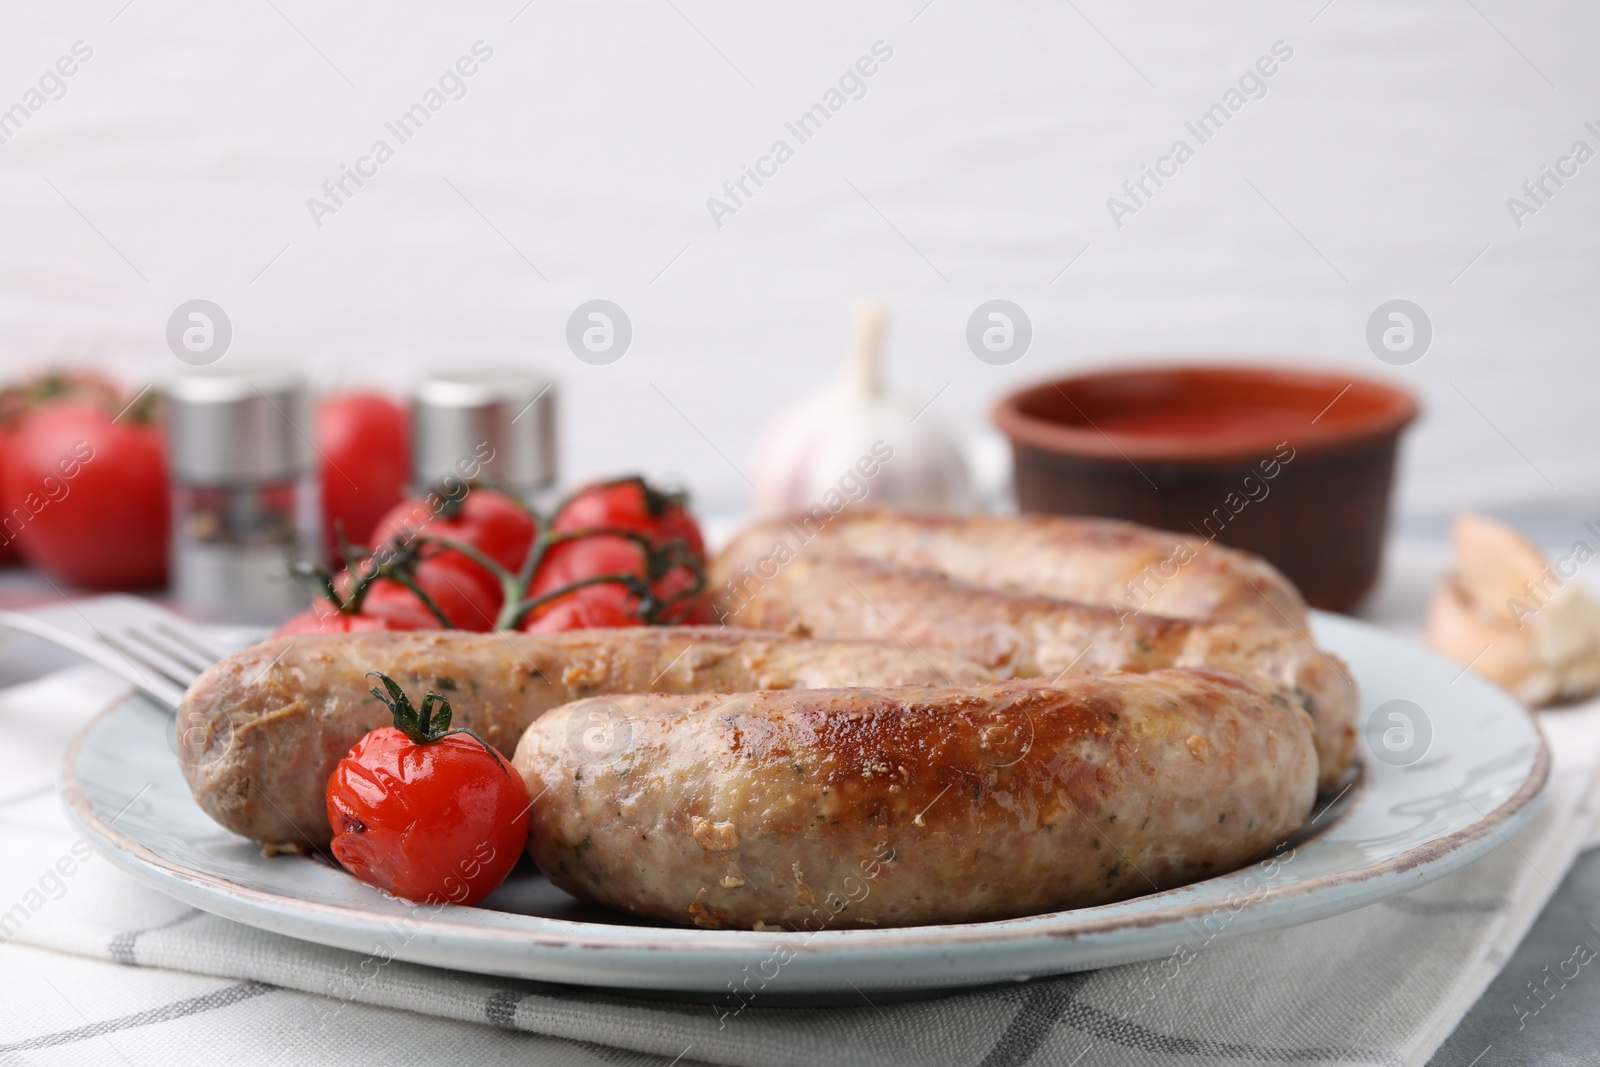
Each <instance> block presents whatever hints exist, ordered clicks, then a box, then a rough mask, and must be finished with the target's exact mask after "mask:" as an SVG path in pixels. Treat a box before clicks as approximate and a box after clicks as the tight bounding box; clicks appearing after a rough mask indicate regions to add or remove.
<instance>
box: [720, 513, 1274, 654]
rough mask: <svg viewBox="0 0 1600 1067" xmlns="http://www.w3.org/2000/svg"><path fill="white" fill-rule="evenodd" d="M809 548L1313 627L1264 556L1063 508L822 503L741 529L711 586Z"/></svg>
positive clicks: (1146, 604) (1137, 605) (1043, 589)
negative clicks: (835, 508) (978, 510)
mask: <svg viewBox="0 0 1600 1067" xmlns="http://www.w3.org/2000/svg"><path fill="white" fill-rule="evenodd" d="M780 545H782V546H783V547H782V548H781V549H780V548H779V546H780ZM808 546H809V547H808ZM802 548H807V550H808V551H818V550H822V551H827V552H830V553H835V554H840V553H848V554H850V555H857V556H866V557H868V558H871V559H877V560H882V561H884V562H886V563H897V564H901V565H904V566H908V567H916V568H919V569H924V570H933V571H938V572H939V573H941V574H944V575H947V576H948V577H951V578H955V579H958V580H960V581H964V582H971V583H973V584H974V585H985V586H990V587H992V588H995V589H1004V590H1008V591H1010V592H1015V593H1031V594H1035V595H1039V596H1051V597H1060V598H1062V599H1064V600H1077V601H1081V602H1083V603H1085V604H1096V605H1101V606H1105V607H1109V608H1112V609H1114V610H1116V611H1118V612H1119V613H1128V612H1149V613H1150V614H1155V615H1170V616H1172V617H1173V618H1179V619H1207V620H1212V621H1216V622H1222V621H1227V622H1236V623H1240V624H1244V625H1253V626H1273V627H1287V628H1289V629H1294V630H1301V631H1303V630H1304V629H1305V627H1306V605H1305V602H1304V601H1303V600H1301V598H1300V594H1299V592H1298V591H1296V589H1295V587H1294V585H1293V584H1292V583H1290V581H1289V580H1288V579H1287V578H1285V577H1284V576H1283V575H1282V574H1281V573H1279V571H1278V570H1277V569H1276V568H1275V567H1273V566H1272V565H1271V564H1269V563H1267V562H1266V561H1265V560H1263V559H1261V558H1260V557H1259V556H1254V555H1251V554H1250V553H1248V552H1240V551H1237V550H1235V549H1231V548H1224V547H1223V546H1221V545H1218V544H1216V543H1215V542H1213V541H1209V540H1207V539H1206V538H1203V537H1189V536H1186V535H1183V534H1176V533H1170V532H1168V531H1165V530H1154V529H1151V528H1149V527H1147V526H1137V525H1135V524H1133V523H1129V522H1118V521H1116V520H1113V519H1091V518H1076V517H1067V516H1062V515H981V514H971V515H923V514H917V513H915V512H905V511H895V510H890V509H881V508H871V509H859V510H858V509H853V508H852V509H849V510H846V511H843V512H841V513H840V514H838V515H830V514H828V512H827V511H826V510H825V509H822V508H816V509H813V510H812V512H811V513H810V514H807V515H797V516H795V517H793V518H792V519H789V520H787V521H773V522H764V523H758V524H756V525H754V526H751V527H749V528H748V529H746V530H745V531H744V532H742V533H741V534H740V535H739V536H738V537H736V538H735V539H734V541H733V542H732V543H731V544H729V545H728V547H727V548H726V549H724V550H723V552H722V554H721V558H720V559H719V560H718V566H717V570H718V575H717V581H716V582H715V583H713V586H712V588H713V589H714V590H719V591H720V592H721V594H722V595H723V596H724V599H727V598H728V597H730V596H731V595H733V593H734V591H735V589H736V588H737V585H738V584H739V583H740V581H741V580H743V579H744V578H745V577H746V576H747V575H748V574H750V573H757V574H758V575H759V573H760V571H761V570H763V569H770V568H771V566H772V565H773V563H774V562H775V561H778V560H781V559H782V558H783V557H784V556H794V555H797V554H798V553H799V552H800V550H801V549H802ZM745 568H749V570H748V571H747V570H745ZM730 582H731V583H733V588H730V587H729V583H730Z"/></svg>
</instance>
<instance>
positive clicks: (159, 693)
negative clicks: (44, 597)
mask: <svg viewBox="0 0 1600 1067" xmlns="http://www.w3.org/2000/svg"><path fill="white" fill-rule="evenodd" d="M0 628H4V629H8V630H16V631H18V632H19V633H25V634H29V635H31V636H33V637H37V638H40V639H42V640H45V641H49V642H50V643H51V644H53V645H57V646H59V647H61V648H64V649H66V650H67V651H69V652H75V653H77V654H78V655H80V656H82V657H83V658H84V659H86V660H88V661H90V662H91V663H93V664H95V665H96V666H99V667H103V668H105V669H106V670H108V671H110V672H111V673H112V674H114V675H116V676H117V677H118V678H121V679H122V680H123V681H125V682H128V683H129V684H130V685H133V686H135V687H136V688H138V689H139V690H140V691H141V692H143V693H144V694H146V695H147V696H149V697H151V698H152V699H154V700H155V701H156V702H157V703H158V704H160V705H162V706H163V707H165V708H166V709H167V710H168V711H173V712H176V711H177V710H178V704H179V702H181V701H182V700H183V690H182V689H179V688H178V687H177V686H175V685H173V684H172V683H171V682H169V681H167V680H166V679H165V678H158V677H155V676H154V675H151V674H147V673H145V672H144V671H141V670H140V669H139V668H138V666H136V665H135V664H134V663H133V662H132V661H131V660H129V659H127V657H125V656H123V655H122V654H121V653H119V652H117V651H116V650H115V649H113V648H111V647H110V646H109V645H102V644H100V643H98V642H96V641H86V640H84V639H83V638H81V637H79V636H77V635H76V634H70V633H67V632H66V631H65V630H61V629H58V628H57V627H54V626H51V625H50V624H49V623H46V622H40V621H39V620H38V619H35V618H33V617H31V616H28V615H24V614H22V613H21V612H15V611H0Z"/></svg>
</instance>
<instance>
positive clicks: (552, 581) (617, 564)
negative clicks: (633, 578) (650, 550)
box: [528, 534, 650, 597]
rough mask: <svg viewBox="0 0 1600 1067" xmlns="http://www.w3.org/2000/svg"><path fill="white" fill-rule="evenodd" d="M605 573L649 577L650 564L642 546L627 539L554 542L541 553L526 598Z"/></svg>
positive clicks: (608, 536) (611, 537)
mask: <svg viewBox="0 0 1600 1067" xmlns="http://www.w3.org/2000/svg"><path fill="white" fill-rule="evenodd" d="M605 574H633V575H637V576H638V577H639V578H641V579H644V578H648V577H649V576H650V561H649V559H648V558H647V555H646V550H645V547H644V546H643V545H641V544H639V542H637V541H635V540H633V539H632V538H629V537H622V536H619V535H617V534H595V535H593V536H591V537H578V538H574V539H573V540H571V541H558V542H556V543H555V544H553V545H551V546H550V547H549V548H547V549H546V550H545V554H544V559H543V560H542V561H540V563H539V573H538V574H535V575H534V576H533V584H532V585H531V586H530V587H529V589H528V595H529V596H530V597H536V596H543V595H544V594H545V593H550V592H554V591H555V590H557V589H560V588H562V587H563V586H568V585H571V584H572V583H573V582H578V581H582V580H583V579H585V578H598V577H600V576H601V575H605Z"/></svg>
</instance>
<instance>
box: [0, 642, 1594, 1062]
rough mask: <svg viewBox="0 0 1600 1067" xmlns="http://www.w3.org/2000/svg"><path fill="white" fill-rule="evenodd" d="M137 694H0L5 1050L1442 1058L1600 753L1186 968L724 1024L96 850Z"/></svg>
mask: <svg viewBox="0 0 1600 1067" xmlns="http://www.w3.org/2000/svg"><path fill="white" fill-rule="evenodd" d="M120 692H121V687H120V685H119V684H117V683H112V682H109V681H108V680H107V679H105V678H104V677H103V676H101V675H99V674H98V672H95V671H94V670H92V669H89V668H84V669H75V670H72V671H67V672H63V673H61V674H57V675H52V676H50V677H49V678H46V679H43V680H41V681H39V682H35V683H31V684H29V685H25V686H19V687H16V688H14V689H11V690H7V691H5V692H3V693H0V731H3V734H4V736H5V737H7V738H8V739H9V743H8V744H7V745H6V746H4V747H3V748H0V781H3V782H4V783H6V784H5V785H4V786H3V787H0V847H3V848H4V853H3V854H4V855H5V856H6V857H7V860H6V863H5V864H4V865H3V866H0V909H5V908H11V907H13V902H17V903H21V904H23V905H24V907H25V908H27V909H28V914H27V915H26V921H25V922H23V923H21V924H20V925H18V926H15V928H14V929H8V930H6V931H3V932H0V940H5V941H6V943H4V944H0V1064H7V1063H16V1062H28V1063H50V1062H56V1061H58V1060H59V1061H60V1062H82V1061H83V1060H85V1059H91V1060H95V1061H99V1062H118V1061H119V1058H120V1060H124V1061H126V1062H128V1063H135V1064H142V1063H159V1064H162V1065H163V1067H165V1065H166V1064H169V1063H171V1062H173V1061H175V1060H176V1061H179V1062H207V1063H216V1064H233V1063H253V1064H259V1063H274V1062H281V1063H323V1062H328V1063H339V1064H341V1065H343V1064H348V1063H349V1062H351V1060H352V1058H354V1057H360V1058H361V1059H362V1060H364V1061H379V1062H384V1063H425V1062H426V1063H436V1062H440V1061H458V1062H475V1063H476V1062H487V1063H495V1062H501V1061H502V1060H503V1061H505V1062H508V1063H509V1062H526V1061H528V1060H530V1059H532V1060H535V1061H537V1062H540V1063H551V1064H574V1065H577V1064H600V1063H608V1064H617V1063H626V1064H661V1065H667V1064H672V1063H677V1064H679V1065H680V1067H682V1065H687V1064H690V1063H696V1062H706V1063H719V1064H761V1065H769V1064H777V1065H782V1064H797V1065H799V1064H805V1065H810V1064H816V1063H833V1064H862V1065H869V1064H870V1065H880V1064H882V1065H888V1064H937V1065H950V1067H957V1065H959V1067H975V1065H983V1067H997V1065H1001V1064H1009V1065H1021V1064H1028V1063H1033V1064H1046V1063H1048V1064H1085V1065H1088V1064H1162V1065H1178V1064H1201V1063H1205V1064H1212V1065H1215V1064H1217V1063H1233V1062H1241V1061H1262V1062H1295V1063H1311V1064H1345V1063H1350V1064H1358V1063H1377V1064H1410V1063H1422V1062H1424V1061H1425V1060H1426V1059H1427V1058H1428V1056H1429V1055H1430V1054H1431V1053H1432V1051H1433V1050H1434V1049H1435V1048H1436V1047H1437V1046H1438V1044H1439V1043H1440V1042H1441V1041H1442V1040H1443V1039H1444V1038H1445V1037H1446V1036H1447V1035H1448V1034H1449V1033H1450V1031H1451V1030H1452V1029H1453V1028H1454V1026H1455V1025H1456V1023H1457V1021H1458V1020H1459V1019H1460V1018H1461V1016H1462V1015H1463V1014H1464V1013H1465V1012H1466V1011H1467V1009H1468V1008H1470V1007H1471V1006H1472V1004H1473V1003H1474V1001H1475V1000H1476V998H1477V997H1478V995H1479V994H1480V993H1481V992H1482V990H1483V988H1484V987H1485V986H1486V985H1487V983H1488V982H1489V980H1490V979H1491V978H1492V977H1493V976H1494V974H1495V973H1496V972H1497V971H1498V969H1499V967H1500V965H1501V964H1502V963H1503V962H1504V960H1505V959H1506V957H1507V956H1508V955H1509V954H1510V952H1511V951H1512V950H1513V949H1514V948H1515V946H1516V944H1517V942H1518V941H1519V940H1520V939H1521V937H1522V935H1523V934H1524V932H1526V930H1527V929H1528V927H1529V926H1530V925H1531V923H1532V922H1533V920H1534V919H1535V917H1536V916H1537V915H1538V913H1539V911H1540V910H1541V908H1542V907H1543V905H1544V903H1545V901H1546V900H1547V899H1548V898H1549V896H1550V894H1551V893H1552V892H1553V891H1554V888H1555V885H1556V883H1558V882H1559V881H1560V879H1561V877H1562V875H1563V874H1564V872H1565V871H1566V870H1567V868H1568V866H1569V865H1570V864H1571V862H1572V859H1573V857H1574V855H1576V852H1577V850H1578V847H1579V845H1580V843H1581V842H1582V841H1583V840H1584V838H1585V836H1586V833H1587V831H1588V829H1589V827H1590V826H1591V825H1592V824H1593V822H1594V818H1593V814H1592V812H1591V811H1590V808H1589V799H1590V795H1591V792H1592V788H1593V786H1594V780H1595V769H1596V766H1597V764H1600V703H1597V704H1596V705H1593V706H1589V707H1584V708H1576V709H1568V710H1563V711H1559V712H1553V713H1549V714H1547V715H1546V716H1545V719H1544V722H1545V726H1546V729H1547V731H1548V732H1549V734H1550V735H1551V739H1552V741H1553V742H1554V744H1553V748H1554V750H1555V766H1554V771H1553V775H1552V781H1551V788H1550V795H1549V800H1548V802H1547V804H1546V806H1545V808H1544V810H1543V812H1542V813H1541V814H1540V815H1539V817H1538V818H1537V819H1536V820H1535V821H1534V822H1533V823H1532V824H1530V825H1529V826H1528V827H1526V828H1525V829H1524V830H1523V831H1522V832H1521V833H1520V834H1519V835H1517V836H1516V838H1515V839H1513V840H1512V841H1511V843H1510V845H1509V846H1508V847H1503V848H1501V849H1499V850H1497V851H1496V852H1494V853H1492V854H1491V855H1489V856H1487V857H1485V858H1484V859H1483V860H1480V861H1479V862H1477V863H1475V864H1473V865H1472V866H1471V867H1468V868H1466V869H1464V870H1462V871H1460V872H1457V873H1456V874H1453V875H1451V876H1449V877H1446V878H1444V879H1441V880H1440V881H1438V882H1435V883H1434V884H1432V885H1429V886H1425V887H1423V888H1421V889H1418V890H1416V891H1414V892H1413V893H1410V894H1408V895H1407V896H1404V897H1400V898H1396V899H1392V900H1389V901H1385V902H1383V903H1381V904H1377V905H1373V906H1371V907H1368V908H1364V909H1362V910H1360V911H1356V912H1352V913H1349V914H1346V915H1340V916H1335V917H1333V918H1329V919H1324V920H1321V921H1319V922H1315V923H1310V924H1307V925H1304V926H1299V927H1295V928H1292V929H1287V930H1280V931H1277V932H1274V933H1268V934H1260V935H1255V936H1250V937H1245V938H1241V939H1239V940H1237V941H1231V942H1226V943H1219V944H1215V945H1211V946H1206V947H1203V948H1201V949H1200V950H1199V951H1198V954H1197V955H1196V957H1195V958H1194V959H1193V960H1192V961H1191V962H1190V963H1189V964H1188V965H1187V966H1185V967H1183V968H1182V970H1181V971H1180V972H1179V973H1178V974H1176V975H1172V976H1168V975H1166V974H1164V973H1163V972H1162V970H1161V968H1160V966H1159V965H1158V964H1133V965H1130V966H1126V967H1115V968H1109V969H1106V970H1102V971H1098V972H1094V973H1091V974H1083V975H1069V976H1065V977H1061V978H1055V979H1042V980H1036V981H1033V982H1030V983H1027V984H1024V985H1007V986H998V987H991V988H987V989H981V990H977V991H973V992H964V993H957V994H953V995H947V996H941V997H935V998H931V999H925V1000H917V1001H911V1002H904V1003H891V1002H888V1001H887V1000H886V999H885V998H883V997H876V998H874V999H873V1000H869V999H868V998H867V997H865V996H864V997H863V998H862V1002H861V1003H860V1005H859V1006H855V1007H838V1008H828V1009H797V1008H772V1007H760V1006H757V1005H751V1006H750V1007H748V1008H747V1009H745V1010H744V1011H743V1012H742V1013H741V1014H739V1015H738V1016H737V1017H736V1018H729V1019H727V1020H725V1021H721V1020H719V1018H718V1015H717V1013H716V1011H715V1010H714V1009H713V1008H712V1007H710V1006H707V1005H703V1004H676V1003H672V1002H670V1001H667V1000H659V1001H658V1000H639V999H634V998H628V997H618V996H612V995H609V994H605V993H599V992H592V991H588V990H582V989H575V988H565V987H556V986H548V985H540V984H538V983H532V982H517V981H512V980H506V979H497V978H486V977H481V976H477V975H471V974H461V973H455V972H449V971H443V970H438V969H434V968H429V967H422V966H416V965H411V964H405V963H398V962H396V963H389V964H387V965H383V966H379V965H378V963H377V961H375V960H372V959H370V958H363V957H362V956H360V955H358V954H355V953H349V952H343V951H339V950H335V949H328V948H322V947H319V946H316V945H310V944H306V943H303V942H298V941H294V940H292V939H289V938H285V937H281V936H278V935H274V934H269V933H266V932H263V931H260V930H256V929H253V928H250V927H246V926H241V925H238V924H235V923H231V922H228V921H227V920H224V919H219V918H216V917H213V916H209V915H205V914H202V913H200V912H197V911H194V910H193V909H191V908H188V907H187V906H185V905H182V904H179V903H177V902H176V901H173V900H170V899H169V898H167V897H165V896H163V895H162V894H160V893H158V892H156V891H154V890H150V889H146V888H144V887H143V886H142V885H140V884H139V883H137V882H135V881H133V880H131V879H129V878H127V877H126V876H124V875H122V874H120V873H119V872H117V871H116V870H114V869H113V868H111V866H110V865H109V864H107V863H106V862H105V860H104V859H102V858H99V857H92V858H89V859H87V860H81V859H80V857H81V856H82V853H83V846H82V845H81V844H79V845H78V846H77V850H76V851H75V850H74V839H73V835H72V833H71V831H70V830H69V828H68V826H67V823H66V821H65V818H64V816H63V815H61V813H60V811H59V807H58V803H57V800H56V797H55V791H54V788H53V781H54V776H55V772H56V767H57V765H58V764H59V761H60V758H61V753H62V751H63V750H64V748H65V745H66V743H67V741H68V739H69V738H70V737H71V735H72V734H73V733H74V732H75V731H76V730H77V728H78V727H79V726H80V725H81V724H82V723H83V722H84V721H86V720H87V719H88V718H89V717H90V716H91V715H92V714H93V713H94V712H95V711H97V710H98V709H99V708H100V707H103V706H105V704H106V703H107V702H108V701H110V700H113V699H116V697H117V696H118V694H119V693H120ZM63 859H65V860H66V861H68V862H62V861H63ZM58 864H59V866H58ZM68 870H70V872H71V873H70V874H69V873H64V872H66V871H68ZM33 904H39V905H40V906H39V907H37V908H34V907H32V905H33ZM0 914H6V913H4V912H3V911H0ZM11 914H14V913H11ZM132 968H139V969H138V970H134V969H132Z"/></svg>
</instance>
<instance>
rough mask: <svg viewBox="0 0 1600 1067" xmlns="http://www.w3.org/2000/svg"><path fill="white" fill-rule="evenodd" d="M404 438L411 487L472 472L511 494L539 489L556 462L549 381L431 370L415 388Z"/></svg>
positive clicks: (500, 373) (554, 471)
mask: <svg viewBox="0 0 1600 1067" xmlns="http://www.w3.org/2000/svg"><path fill="white" fill-rule="evenodd" d="M411 437H412V445H411V455H412V462H411V472H412V478H413V480H414V481H415V482H416V484H417V485H419V486H426V485H432V484H434V483H436V482H439V481H441V480H443V479H444V478H446V477H455V478H460V477H463V471H464V470H467V469H476V470H477V471H478V474H477V477H480V478H482V479H484V480H485V481H487V482H491V483H493V484H495V485H499V486H503V487H505V488H507V489H509V490H511V491H513V492H516V493H521V494H527V493H530V492H532V491H533V490H536V489H542V488H544V487H545V486H548V485H551V484H553V483H554V482H555V480H556V475H557V467H558V464H557V454H556V387H555V382H553V381H551V380H550V379H549V378H545V377H542V376H540V375H537V374H527V373H521V372H515V371H492V370H485V371H462V372H451V373H446V374H437V375H434V376H432V377H430V378H427V379H425V380H424V381H422V382H421V383H420V384H419V385H418V386H417V391H416V399H415V401H414V402H413V404H412V408H411ZM485 457H489V458H487V459H486V458H485Z"/></svg>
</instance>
